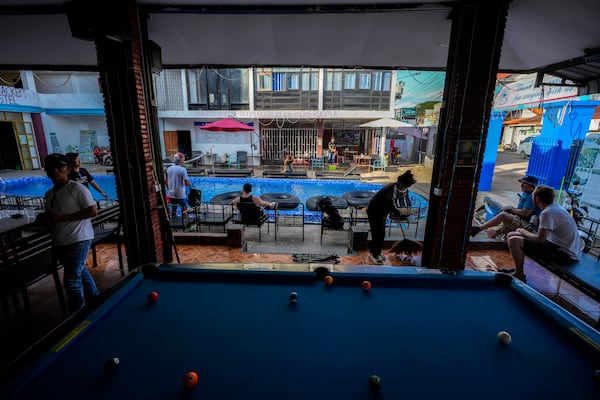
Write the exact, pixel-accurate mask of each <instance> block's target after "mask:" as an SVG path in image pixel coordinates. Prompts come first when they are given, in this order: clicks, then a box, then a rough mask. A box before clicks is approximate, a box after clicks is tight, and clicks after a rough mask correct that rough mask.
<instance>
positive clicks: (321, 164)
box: [310, 157, 325, 171]
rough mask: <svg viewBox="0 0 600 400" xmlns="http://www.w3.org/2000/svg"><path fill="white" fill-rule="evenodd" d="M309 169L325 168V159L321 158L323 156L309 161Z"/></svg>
mask: <svg viewBox="0 0 600 400" xmlns="http://www.w3.org/2000/svg"><path fill="white" fill-rule="evenodd" d="M310 169H312V170H315V169H321V170H322V171H324V170H325V160H323V157H321V158H313V159H312V160H311V162H310Z"/></svg>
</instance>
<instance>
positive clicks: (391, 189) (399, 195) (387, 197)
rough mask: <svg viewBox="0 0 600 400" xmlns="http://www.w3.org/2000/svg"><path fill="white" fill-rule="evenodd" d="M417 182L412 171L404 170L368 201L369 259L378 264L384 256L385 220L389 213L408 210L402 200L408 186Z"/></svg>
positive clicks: (383, 259) (406, 198)
mask: <svg viewBox="0 0 600 400" xmlns="http://www.w3.org/2000/svg"><path fill="white" fill-rule="evenodd" d="M415 183H417V181H416V180H415V178H414V176H413V174H412V172H411V171H410V170H408V171H406V172H405V173H403V174H402V175H400V176H398V179H397V181H396V183H388V184H387V185H385V186H384V187H383V188H381V189H380V190H379V191H378V192H377V193H375V195H374V196H373V197H372V198H371V201H369V205H368V207H367V216H368V217H369V227H370V229H371V242H370V244H369V259H370V260H371V261H372V262H373V263H374V264H378V265H382V264H383V263H384V261H385V256H384V255H383V254H381V249H382V247H383V240H384V238H385V221H386V219H387V215H388V214H389V213H390V212H391V213H395V214H400V213H401V212H402V211H403V210H402V209H404V210H410V206H409V205H408V204H406V203H404V202H403V200H404V199H405V200H407V201H408V188H409V187H411V186H412V185H414V184H415Z"/></svg>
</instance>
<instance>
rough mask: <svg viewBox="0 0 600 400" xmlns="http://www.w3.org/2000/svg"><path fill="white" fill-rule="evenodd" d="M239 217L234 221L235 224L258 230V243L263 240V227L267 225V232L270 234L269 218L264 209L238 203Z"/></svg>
mask: <svg viewBox="0 0 600 400" xmlns="http://www.w3.org/2000/svg"><path fill="white" fill-rule="evenodd" d="M237 208H238V211H239V215H236V217H235V218H234V219H233V223H236V224H242V225H244V227H247V226H254V227H257V228H258V241H259V242H260V241H261V240H262V237H261V231H262V229H261V227H262V226H263V225H264V224H265V222H266V223H267V232H269V231H270V230H269V229H270V228H269V216H268V215H267V214H266V213H265V210H264V209H263V208H262V207H259V206H257V205H256V204H254V203H238V204H237Z"/></svg>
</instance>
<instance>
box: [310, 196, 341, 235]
mask: <svg viewBox="0 0 600 400" xmlns="http://www.w3.org/2000/svg"><path fill="white" fill-rule="evenodd" d="M317 208H318V209H319V210H321V211H323V219H322V222H321V223H322V224H323V225H324V226H326V227H328V228H332V229H344V219H343V218H342V216H341V215H340V211H339V210H338V209H337V208H336V207H334V206H333V201H332V200H331V199H330V198H329V197H327V196H323V197H322V198H321V199H319V201H318V203H317Z"/></svg>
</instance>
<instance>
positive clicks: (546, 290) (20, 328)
mask: <svg viewBox="0 0 600 400" xmlns="http://www.w3.org/2000/svg"><path fill="white" fill-rule="evenodd" d="M177 253H178V254H179V257H180V260H181V262H192V263H214V262H220V263H223V262H230V263H289V264H291V263H293V261H292V257H291V254H252V253H243V252H241V251H240V249H239V248H230V247H227V246H199V245H178V246H177ZM97 254H98V266H97V267H96V268H90V271H91V273H92V275H93V276H94V278H95V280H96V282H97V285H98V288H99V289H100V290H101V291H103V290H106V289H108V288H110V287H112V286H113V285H114V284H115V283H117V282H118V281H119V280H120V279H121V271H120V270H119V264H118V259H117V253H116V246H115V245H114V244H102V245H99V246H98V248H97ZM367 256H368V251H366V250H365V251H361V252H359V253H358V254H356V255H341V256H340V264H346V265H368V264H369V262H368V259H367ZM174 259H175V256H174ZM387 264H388V265H393V266H397V267H400V268H401V267H402V266H406V265H407V264H406V263H403V262H401V261H399V260H396V259H395V258H394V257H393V256H390V257H388V261H387ZM88 265H89V266H91V265H92V262H91V255H90V258H89V260H88ZM509 267H512V259H511V257H510V254H509V253H508V252H507V251H506V250H474V251H470V252H469V254H468V256H467V263H466V269H478V270H485V269H490V270H494V268H509ZM125 270H126V271H127V267H126V268H125ZM525 272H526V274H527V280H528V284H529V285H530V286H531V287H533V288H534V289H536V290H538V291H539V292H541V293H543V294H545V295H546V296H548V297H549V298H552V299H553V300H555V301H556V302H557V303H558V304H560V305H561V306H563V307H565V308H567V309H569V310H570V311H571V312H573V313H574V314H576V315H577V316H579V317H580V318H581V319H582V320H584V321H586V322H587V323H589V324H591V325H594V324H596V322H597V321H598V319H599V318H600V306H599V304H598V303H596V302H594V301H592V300H590V299H589V298H587V297H586V296H585V295H582V294H581V293H579V292H578V291H577V290H576V289H574V288H572V287H570V285H568V284H567V283H566V282H563V281H561V280H560V279H558V278H556V277H555V276H554V275H552V274H551V273H550V272H548V271H547V270H545V269H544V268H542V267H540V266H538V265H537V264H535V263H534V262H532V261H530V260H527V262H526V265H525ZM29 297H30V301H31V309H30V310H23V308H22V306H20V305H16V306H15V305H13V307H11V308H10V309H9V310H5V309H3V310H2V311H1V312H0V323H1V326H2V329H0V354H1V356H0V371H1V370H2V369H4V367H5V366H6V365H7V364H8V363H9V362H10V361H12V360H13V359H15V358H16V357H17V356H18V355H19V354H20V353H22V352H23V351H24V350H25V349H27V348H28V347H30V346H31V345H33V344H34V343H35V342H36V341H38V340H39V339H40V338H42V337H43V336H44V335H45V334H47V333H48V332H49V331H50V330H51V329H53V328H54V327H56V326H57V325H58V324H59V323H60V322H61V321H62V320H64V318H66V315H65V314H64V313H63V312H62V311H61V310H60V307H59V304H58V301H57V298H56V290H55V287H54V283H53V281H52V278H46V279H43V280H41V281H40V282H38V283H36V284H35V285H33V286H31V287H30V288H29ZM122 334H126V333H125V332H123V333H122Z"/></svg>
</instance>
